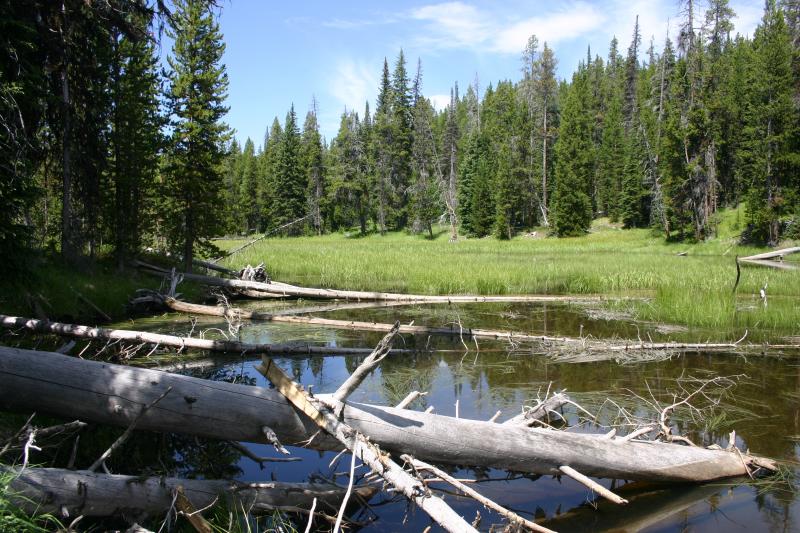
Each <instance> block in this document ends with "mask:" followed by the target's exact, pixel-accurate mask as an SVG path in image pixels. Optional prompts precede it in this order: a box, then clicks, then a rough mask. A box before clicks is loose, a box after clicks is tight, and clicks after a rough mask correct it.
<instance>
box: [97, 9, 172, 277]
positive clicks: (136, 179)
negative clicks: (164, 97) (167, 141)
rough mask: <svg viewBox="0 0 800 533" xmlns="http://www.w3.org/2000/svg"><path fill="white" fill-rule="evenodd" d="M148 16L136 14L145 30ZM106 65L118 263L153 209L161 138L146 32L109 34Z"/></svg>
mask: <svg viewBox="0 0 800 533" xmlns="http://www.w3.org/2000/svg"><path fill="white" fill-rule="evenodd" d="M149 23H150V19H149V18H146V17H140V18H139V22H138V24H139V28H140V30H141V31H142V34H146V31H145V30H146V28H147V26H148V24H149ZM113 46H114V54H113V57H112V62H111V64H112V68H111V80H110V81H111V83H110V87H111V91H110V98H111V101H112V106H113V107H112V112H111V115H110V133H109V150H108V152H109V159H110V160H109V165H108V173H109V180H110V184H109V185H110V186H111V188H112V189H113V202H108V204H107V206H108V208H111V209H112V213H111V214H109V215H108V219H109V220H110V221H112V234H113V237H114V239H113V243H114V255H115V257H116V260H117V265H118V267H119V268H122V267H123V266H124V265H125V263H126V261H127V260H128V259H130V258H131V257H132V256H133V255H134V254H136V253H137V252H138V250H139V248H140V246H141V244H142V239H143V236H144V235H145V233H146V232H148V231H152V230H153V229H154V227H153V221H154V220H155V219H156V212H155V205H154V204H155V196H156V195H155V191H154V188H155V179H156V174H157V172H158V164H159V158H158V156H159V152H160V150H161V147H162V144H163V138H162V134H161V127H162V125H163V122H164V117H163V116H162V114H161V112H160V103H159V97H160V94H159V93H160V89H161V87H160V81H161V80H160V77H159V74H158V58H157V57H156V54H155V43H154V42H153V41H152V40H151V39H149V38H146V37H139V38H137V39H133V38H131V37H129V36H125V35H123V34H121V33H115V34H114V35H113Z"/></svg>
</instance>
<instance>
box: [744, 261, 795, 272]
mask: <svg viewBox="0 0 800 533" xmlns="http://www.w3.org/2000/svg"><path fill="white" fill-rule="evenodd" d="M739 263H744V264H746V265H755V266H764V267H770V268H777V269H779V270H798V269H800V265H795V264H792V263H784V262H781V261H769V260H766V259H739Z"/></svg>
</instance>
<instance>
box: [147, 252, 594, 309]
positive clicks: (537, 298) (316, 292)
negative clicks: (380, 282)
mask: <svg viewBox="0 0 800 533" xmlns="http://www.w3.org/2000/svg"><path fill="white" fill-rule="evenodd" d="M137 264H138V265H139V266H140V267H143V268H145V270H151V271H154V272H156V273H160V274H163V273H164V269H162V268H158V269H157V270H153V269H152V268H148V267H150V265H146V264H144V263H142V262H141V261H139V262H138V263H137ZM182 274H183V276H184V278H185V279H187V280H192V281H197V282H199V283H204V284H206V285H214V286H219V287H229V288H234V289H250V290H255V291H259V292H265V293H270V294H276V295H279V296H294V297H301V298H320V299H341V300H376V301H405V302H441V303H470V302H600V301H604V300H605V299H604V298H602V297H599V296H558V295H546V294H536V295H534V294H527V295H514V296H481V295H467V294H452V295H425V294H400V293H389V292H369V291H350V290H337V289H315V288H308V287H299V286H297V285H290V284H288V283H281V282H276V281H273V282H271V283H259V282H256V281H243V280H237V279H223V278H217V277H214V276H201V275H199V274H189V273H182Z"/></svg>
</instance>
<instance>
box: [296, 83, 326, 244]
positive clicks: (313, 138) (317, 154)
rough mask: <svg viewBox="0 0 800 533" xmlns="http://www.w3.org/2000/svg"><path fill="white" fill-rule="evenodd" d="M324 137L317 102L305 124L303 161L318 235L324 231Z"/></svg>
mask: <svg viewBox="0 0 800 533" xmlns="http://www.w3.org/2000/svg"><path fill="white" fill-rule="evenodd" d="M323 155H324V154H323V146H322V137H321V136H320V134H319V123H318V122H317V101H316V99H315V100H314V102H313V103H312V106H311V110H309V112H308V113H307V114H306V120H305V122H304V123H303V139H302V148H301V159H302V164H303V171H304V172H305V175H306V180H307V183H308V184H307V186H306V197H307V199H308V212H309V214H310V215H311V220H310V226H311V227H312V228H313V230H314V232H315V233H316V234H317V235H321V234H322V230H323V220H324V216H323V211H324V210H325V205H324V204H325V186H326V184H325V168H324V164H323Z"/></svg>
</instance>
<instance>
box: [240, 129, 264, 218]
mask: <svg viewBox="0 0 800 533" xmlns="http://www.w3.org/2000/svg"><path fill="white" fill-rule="evenodd" d="M240 165H241V167H240V168H241V178H240V182H239V204H238V211H239V213H240V217H241V218H242V221H241V224H242V226H241V227H242V229H243V230H244V232H245V233H252V232H254V231H258V228H259V225H260V222H261V220H260V219H261V216H260V215H261V206H260V203H259V197H258V183H259V181H260V175H259V174H260V173H259V168H258V159H256V147H255V144H254V143H253V141H252V140H251V139H250V138H249V137H248V138H247V140H246V141H245V143H244V150H242V155H241V159H240Z"/></svg>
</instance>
